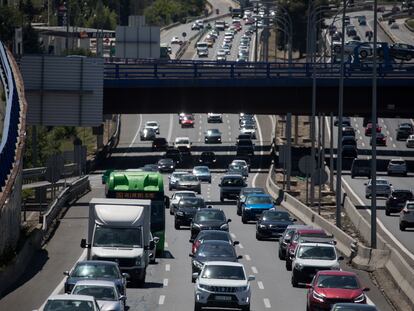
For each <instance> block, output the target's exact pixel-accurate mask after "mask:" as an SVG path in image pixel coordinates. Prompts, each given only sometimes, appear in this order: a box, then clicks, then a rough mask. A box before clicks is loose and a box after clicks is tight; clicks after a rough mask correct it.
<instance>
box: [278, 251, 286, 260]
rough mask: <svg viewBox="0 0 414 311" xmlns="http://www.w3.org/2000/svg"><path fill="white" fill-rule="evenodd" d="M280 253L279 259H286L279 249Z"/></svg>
mask: <svg viewBox="0 0 414 311" xmlns="http://www.w3.org/2000/svg"><path fill="white" fill-rule="evenodd" d="M278 255H279V259H280V260H284V259H285V257H283V254H282V252H281V251H280V249H279V251H278Z"/></svg>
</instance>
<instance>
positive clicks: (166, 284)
mask: <svg viewBox="0 0 414 311" xmlns="http://www.w3.org/2000/svg"><path fill="white" fill-rule="evenodd" d="M162 286H164V287H167V286H168V279H164V281H163V282H162Z"/></svg>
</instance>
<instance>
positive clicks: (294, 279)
mask: <svg viewBox="0 0 414 311" xmlns="http://www.w3.org/2000/svg"><path fill="white" fill-rule="evenodd" d="M290 281H291V283H292V286H293V287H298V285H299V284H298V280H296V278H295V274H294V273H292V278H291V280H290Z"/></svg>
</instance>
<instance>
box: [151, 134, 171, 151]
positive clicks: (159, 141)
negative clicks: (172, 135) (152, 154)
mask: <svg viewBox="0 0 414 311" xmlns="http://www.w3.org/2000/svg"><path fill="white" fill-rule="evenodd" d="M167 148H168V141H167V140H166V139H165V138H164V137H157V138H155V139H154V140H153V141H152V151H165V150H167Z"/></svg>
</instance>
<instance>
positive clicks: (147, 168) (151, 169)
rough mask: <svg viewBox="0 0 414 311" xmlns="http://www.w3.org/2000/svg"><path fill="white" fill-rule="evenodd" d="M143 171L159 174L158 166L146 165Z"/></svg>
mask: <svg viewBox="0 0 414 311" xmlns="http://www.w3.org/2000/svg"><path fill="white" fill-rule="evenodd" d="M142 170H143V171H144V172H158V164H145V165H144V166H143V167H142Z"/></svg>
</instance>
